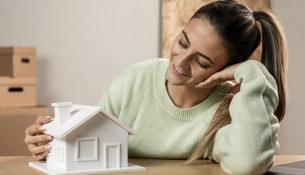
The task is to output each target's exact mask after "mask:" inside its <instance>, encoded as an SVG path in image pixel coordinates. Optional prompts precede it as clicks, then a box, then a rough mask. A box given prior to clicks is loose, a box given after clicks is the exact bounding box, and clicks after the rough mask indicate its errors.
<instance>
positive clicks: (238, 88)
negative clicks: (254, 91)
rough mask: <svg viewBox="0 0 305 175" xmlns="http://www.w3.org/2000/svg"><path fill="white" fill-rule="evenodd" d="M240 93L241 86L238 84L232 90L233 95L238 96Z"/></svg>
mask: <svg viewBox="0 0 305 175" xmlns="http://www.w3.org/2000/svg"><path fill="white" fill-rule="evenodd" d="M239 91H240V84H236V85H234V86H233V87H232V88H231V92H232V94H236V93H238V92H239Z"/></svg>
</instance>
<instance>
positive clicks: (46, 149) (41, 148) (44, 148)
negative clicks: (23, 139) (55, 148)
mask: <svg viewBox="0 0 305 175" xmlns="http://www.w3.org/2000/svg"><path fill="white" fill-rule="evenodd" d="M28 148H29V151H30V152H31V153H32V154H34V155H37V154H41V153H44V152H49V151H50V149H51V146H50V145H48V144H46V145H41V146H35V145H34V144H30V145H29V146H28Z"/></svg>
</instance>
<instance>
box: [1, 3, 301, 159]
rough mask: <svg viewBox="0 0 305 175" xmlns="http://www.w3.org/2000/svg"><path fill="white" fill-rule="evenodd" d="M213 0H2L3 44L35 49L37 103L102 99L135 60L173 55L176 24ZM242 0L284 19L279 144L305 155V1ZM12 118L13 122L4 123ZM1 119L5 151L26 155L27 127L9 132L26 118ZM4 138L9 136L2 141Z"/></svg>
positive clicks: (289, 152)
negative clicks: (285, 96)
mask: <svg viewBox="0 0 305 175" xmlns="http://www.w3.org/2000/svg"><path fill="white" fill-rule="evenodd" d="M207 2H209V1H204V0H200V1H199V0H198V1H194V0H193V1H192V0H183V1H182V0H163V1H162V0H128V1H125V0H90V1H85V0H65V1H61V0H44V1H40V0H0V26H1V29H0V31H1V32H0V47H4V46H22V47H35V48H36V49H37V50H36V77H37V84H36V95H37V98H36V99H37V105H38V106H45V109H50V103H52V102H59V101H72V102H73V103H76V104H86V105H97V104H98V102H99V100H100V98H101V96H102V93H103V92H104V91H105V90H106V89H107V88H108V86H109V84H110V82H111V81H112V80H113V79H114V78H115V77H117V76H118V75H119V74H120V73H122V71H123V70H124V69H126V68H127V67H129V66H130V65H132V64H134V63H137V62H139V61H142V60H146V59H151V58H157V57H165V58H168V57H169V56H168V49H169V48H170V45H171V43H172V39H173V38H174V37H176V33H177V31H180V29H181V28H182V27H183V26H184V25H185V24H186V23H187V21H188V19H189V17H190V15H191V14H193V12H194V11H195V10H197V9H198V8H199V7H200V6H199V4H202V3H207ZM241 2H243V3H245V4H248V5H249V7H250V8H253V9H255V10H260V9H264V8H270V9H271V10H272V11H273V12H274V13H275V14H276V15H277V16H278V17H279V19H280V20H281V22H282V25H283V26H284V30H285V32H286V36H287V41H288V51H289V70H288V87H289V101H288V108H287V113H286V118H285V119H284V120H283V121H282V123H281V128H280V130H279V141H280V145H281V148H280V151H279V152H278V154H285V155H295V154H298V155H301V154H302V155H305V136H304V134H305V115H304V112H303V111H302V110H303V109H304V107H305V102H304V99H305V93H304V89H305V69H304V68H303V67H304V66H305V59H304V58H303V57H304V56H305V48H304V46H305V21H304V17H305V11H304V9H305V1H303V0H291V1H287V0H248V1H246V0H245V1H241ZM1 110H2V109H0V115H1ZM21 113H22V112H21ZM46 113H48V111H46V110H44V111H43V112H40V113H39V114H38V113H37V115H45V114H46ZM2 114H3V115H6V114H7V113H2ZM10 115H11V116H13V115H12V114H10ZM31 115H32V114H31ZM35 117H36V116H35ZM8 120H11V121H10V122H11V124H7V123H5V122H6V121H8ZM1 122H2V125H1V124H0V127H1V128H2V129H1V128H0V150H4V148H8V147H10V148H11V149H15V151H12V154H13V153H16V154H17V152H18V151H17V150H22V151H20V153H19V152H18V154H20V155H22V154H27V153H24V152H26V148H24V149H21V148H20V144H23V140H20V139H22V138H23V136H24V132H23V133H22V135H21V136H20V134H18V135H19V136H20V137H18V139H19V141H20V142H18V144H17V146H16V147H13V146H12V144H14V145H15V143H13V142H10V140H9V139H8V136H7V134H5V133H7V130H8V129H7V128H8V127H9V128H16V126H15V125H14V122H16V123H18V122H19V123H20V122H22V121H21V120H19V119H16V118H14V119H13V118H12V117H11V118H7V117H6V118H5V117H2V119H1V117H0V123H1ZM31 122H34V121H33V117H32V118H31V119H28V121H27V122H25V123H26V124H28V123H29V124H30V123H31ZM3 125H6V129H4V126H3ZM17 125H18V124H17ZM24 127H25V126H24V125H22V126H21V125H20V127H19V128H20V130H22V131H24ZM15 130H16V129H15ZM13 132H14V131H13ZM16 132H17V131H16ZM16 137H17V136H16ZM5 139H7V140H6V142H1V141H3V140H5ZM5 143H6V146H5ZM8 143H9V144H8ZM23 145H24V144H23ZM23 145H22V146H23ZM24 150H25V151H24ZM6 154H8V152H4V151H2V153H1V152H0V155H6Z"/></svg>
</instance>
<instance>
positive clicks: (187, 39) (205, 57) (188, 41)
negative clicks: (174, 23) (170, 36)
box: [182, 30, 215, 65]
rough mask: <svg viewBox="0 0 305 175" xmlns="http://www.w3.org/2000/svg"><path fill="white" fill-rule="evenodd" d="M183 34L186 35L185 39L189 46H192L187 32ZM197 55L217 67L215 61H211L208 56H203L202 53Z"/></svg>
mask: <svg viewBox="0 0 305 175" xmlns="http://www.w3.org/2000/svg"><path fill="white" fill-rule="evenodd" d="M182 33H183V35H184V37H185V39H186V41H187V43H188V44H189V45H191V43H190V40H189V38H188V36H187V34H186V32H185V31H184V30H182ZM197 54H198V55H200V56H201V57H202V58H204V59H206V60H208V61H209V62H210V63H211V64H213V65H215V64H214V63H213V61H212V60H211V58H209V57H208V56H206V55H204V54H202V53H200V52H197Z"/></svg>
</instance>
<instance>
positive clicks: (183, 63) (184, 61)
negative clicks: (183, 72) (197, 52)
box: [176, 54, 191, 68]
mask: <svg viewBox="0 0 305 175" xmlns="http://www.w3.org/2000/svg"><path fill="white" fill-rule="evenodd" d="M190 60H191V55H189V54H183V55H179V57H178V59H177V61H176V66H179V67H181V68H185V67H187V65H188V64H189V62H190Z"/></svg>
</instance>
